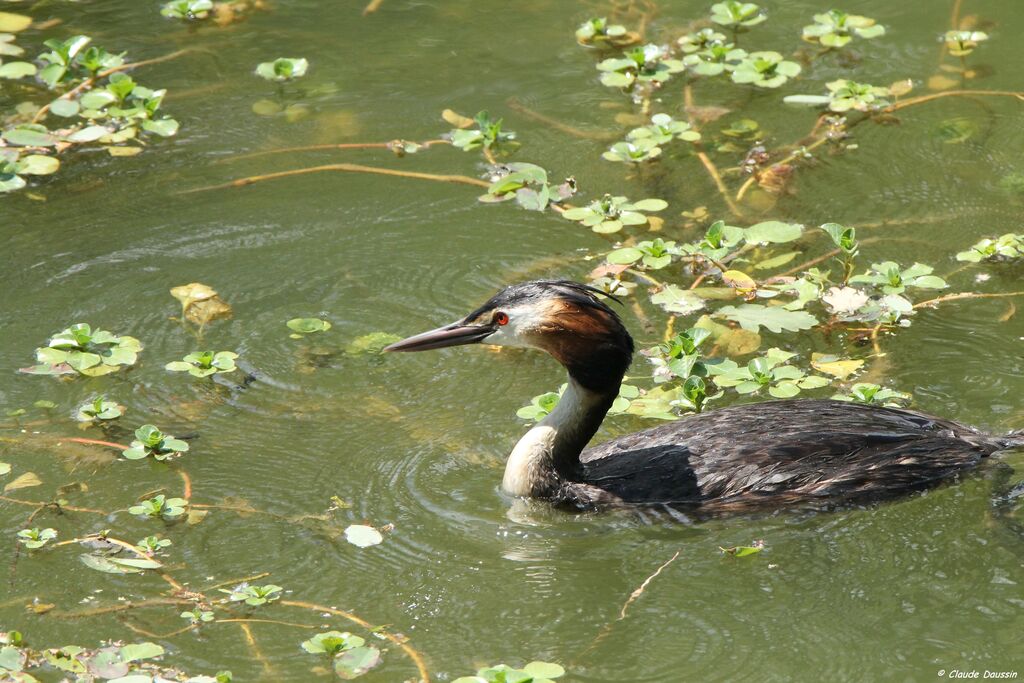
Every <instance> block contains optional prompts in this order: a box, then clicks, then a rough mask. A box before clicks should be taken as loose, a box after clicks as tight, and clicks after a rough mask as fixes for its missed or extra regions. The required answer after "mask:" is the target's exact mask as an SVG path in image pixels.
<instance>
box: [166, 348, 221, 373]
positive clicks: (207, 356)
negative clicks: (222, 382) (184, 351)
mask: <svg viewBox="0 0 1024 683" xmlns="http://www.w3.org/2000/svg"><path fill="white" fill-rule="evenodd" d="M236 358H238V354H237V353H235V352H234V351H217V352H213V351H194V352H192V353H190V354H188V355H187V356H185V357H184V358H183V359H182V360H175V361H171V362H170V363H168V364H167V365H165V366H164V367H165V368H166V369H168V370H170V371H172V372H187V373H188V374H190V375H192V376H193V377H209V376H210V375H216V374H220V373H222V372H234V371H235V370H237V369H238V368H237V367H236V366H235V359H236Z"/></svg>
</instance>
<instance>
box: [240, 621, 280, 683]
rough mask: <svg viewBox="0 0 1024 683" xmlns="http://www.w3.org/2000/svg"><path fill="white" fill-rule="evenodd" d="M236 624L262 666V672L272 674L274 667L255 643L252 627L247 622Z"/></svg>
mask: <svg viewBox="0 0 1024 683" xmlns="http://www.w3.org/2000/svg"><path fill="white" fill-rule="evenodd" d="M238 626H239V627H240V628H241V629H242V633H244V634H245V642H247V643H248V644H249V648H250V649H251V650H252V654H253V656H254V657H255V658H256V661H258V662H259V663H260V665H261V666H262V667H263V673H265V674H267V675H268V676H269V675H272V674H273V673H274V667H273V665H272V664H271V663H270V660H269V659H267V657H266V655H264V654H263V651H262V650H260V646H259V645H258V644H257V643H256V636H254V635H253V634H252V628H251V627H250V626H249V624H247V623H241V624H239V625H238Z"/></svg>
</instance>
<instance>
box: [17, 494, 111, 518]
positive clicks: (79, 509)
mask: <svg viewBox="0 0 1024 683" xmlns="http://www.w3.org/2000/svg"><path fill="white" fill-rule="evenodd" d="M0 500H2V501H4V502H7V503H15V504H17V505H30V506H33V507H37V508H45V507H53V508H56V509H58V510H61V511H63V510H67V511H68V512H91V513H94V514H97V515H108V514H110V513H109V512H107V511H106V510H94V509H92V508H82V507H75V506H73V505H59V504H58V503H55V502H53V501H45V502H39V501H35V500H21V499H19V498H11V497H9V496H0Z"/></svg>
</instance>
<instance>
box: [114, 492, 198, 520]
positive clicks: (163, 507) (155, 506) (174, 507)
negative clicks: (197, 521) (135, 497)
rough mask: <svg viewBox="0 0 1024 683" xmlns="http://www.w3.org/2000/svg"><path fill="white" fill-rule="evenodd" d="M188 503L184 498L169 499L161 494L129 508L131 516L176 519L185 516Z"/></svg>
mask: <svg viewBox="0 0 1024 683" xmlns="http://www.w3.org/2000/svg"><path fill="white" fill-rule="evenodd" d="M186 507H188V501H187V500H185V499H184V498H167V497H166V496H164V494H162V493H160V494H157V495H156V496H154V497H152V498H150V499H149V500H144V501H141V502H139V503H137V504H135V505H132V506H131V507H129V508H128V512H129V514H133V515H139V516H143V517H153V518H164V519H174V518H176V517H180V516H181V515H183V514H185V508H186Z"/></svg>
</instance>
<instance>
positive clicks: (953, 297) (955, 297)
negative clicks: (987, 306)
mask: <svg viewBox="0 0 1024 683" xmlns="http://www.w3.org/2000/svg"><path fill="white" fill-rule="evenodd" d="M1008 296H1024V291H1022V292H993V293H991V294H981V293H978V292H957V293H956V294H945V295H943V296H939V297H935V298H934V299H928V300H927V301H921V302H918V303H916V304H914V308H915V309H917V308H924V307H925V306H936V305H938V304H941V303H945V302H947V301H962V300H964V299H1002V298H1004V297H1008Z"/></svg>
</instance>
